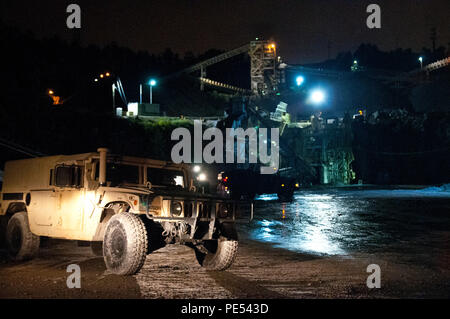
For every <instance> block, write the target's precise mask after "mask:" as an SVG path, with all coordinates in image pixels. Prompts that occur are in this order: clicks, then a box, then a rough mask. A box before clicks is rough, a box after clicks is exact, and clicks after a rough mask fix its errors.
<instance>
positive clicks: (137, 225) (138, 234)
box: [103, 213, 148, 275]
mask: <svg viewBox="0 0 450 319" xmlns="http://www.w3.org/2000/svg"><path fill="white" fill-rule="evenodd" d="M147 247H148V239H147V231H146V230H145V226H144V223H143V221H142V220H141V219H140V218H139V217H138V216H136V215H133V214H130V213H119V214H116V215H114V216H113V217H111V219H110V220H109V222H108V225H107V226H106V230H105V236H104V238H103V258H104V260H105V264H106V268H108V270H110V271H111V272H113V273H115V274H117V275H133V274H135V273H137V272H138V271H139V270H140V269H141V268H142V266H143V265H144V262H145V258H146V256H147Z"/></svg>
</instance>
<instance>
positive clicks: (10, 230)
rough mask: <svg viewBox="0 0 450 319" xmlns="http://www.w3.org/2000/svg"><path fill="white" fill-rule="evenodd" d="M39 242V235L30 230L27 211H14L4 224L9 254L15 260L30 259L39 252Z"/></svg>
mask: <svg viewBox="0 0 450 319" xmlns="http://www.w3.org/2000/svg"><path fill="white" fill-rule="evenodd" d="M39 242H40V240H39V236H36V235H34V234H33V233H32V232H31V231H30V225H29V223H28V215H27V213H26V212H18V213H15V214H14V215H13V216H12V217H11V218H10V220H9V221H8V225H7V226H6V244H7V247H8V253H9V256H10V257H11V258H12V259H14V260H17V261H23V260H28V259H32V258H34V257H36V255H37V253H38V252H39Z"/></svg>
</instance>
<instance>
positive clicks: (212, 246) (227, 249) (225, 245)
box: [195, 238, 239, 271]
mask: <svg viewBox="0 0 450 319" xmlns="http://www.w3.org/2000/svg"><path fill="white" fill-rule="evenodd" d="M238 246H239V245H238V241H237V240H228V239H225V238H220V239H218V240H208V241H205V243H204V247H205V248H206V249H207V250H208V253H204V252H202V251H200V250H198V249H197V248H196V249H195V257H196V258H197V261H198V263H199V264H200V265H201V266H202V267H204V268H206V269H208V270H218V271H222V270H226V269H228V268H229V267H230V266H231V265H232V264H233V262H234V260H235V259H236V255H237V251H238Z"/></svg>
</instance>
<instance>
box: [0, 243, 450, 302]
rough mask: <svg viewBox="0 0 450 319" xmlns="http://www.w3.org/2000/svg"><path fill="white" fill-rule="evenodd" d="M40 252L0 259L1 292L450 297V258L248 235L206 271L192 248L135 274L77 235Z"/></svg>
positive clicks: (169, 252)
mask: <svg viewBox="0 0 450 319" xmlns="http://www.w3.org/2000/svg"><path fill="white" fill-rule="evenodd" d="M47 246H48V247H44V248H42V249H41V252H40V256H39V258H37V259H35V260H32V261H28V262H24V263H11V262H7V261H6V260H5V258H4V256H3V259H2V262H1V263H0V298H391V297H394V298H396V297H410V298H416V297H417V298H423V297H437V298H439V297H441V298H442V297H444V298H448V297H450V287H449V285H448V283H449V282H450V270H449V267H448V264H449V263H448V262H449V261H448V260H447V261H443V262H442V264H441V265H434V266H430V265H426V264H424V265H423V266H420V265H411V264H410V263H404V262H398V261H396V260H397V256H396V254H392V253H391V254H390V255H387V254H386V255H379V254H378V255H376V256H375V255H358V256H355V255H353V256H332V257H320V256H317V255H308V254H301V253H297V252H292V251H288V250H284V249H277V248H273V247H271V246H270V245H269V244H266V243H259V242H255V241H251V240H246V239H244V240H243V241H242V244H241V246H240V250H239V255H238V257H237V260H236V262H235V264H234V265H233V267H232V268H231V269H230V270H228V271H226V272H208V271H205V270H204V269H202V268H201V267H200V266H199V265H198V264H197V262H196V260H195V257H194V254H193V251H192V250H191V249H190V248H187V247H184V246H168V247H165V248H163V249H161V250H158V251H156V252H154V253H153V254H151V255H149V256H148V258H147V261H146V263H145V265H144V267H143V269H142V271H141V272H140V273H139V274H137V275H135V276H130V277H120V276H116V275H113V274H109V273H108V272H107V271H106V270H105V266H104V264H103V259H102V258H101V257H96V256H94V255H93V254H92V253H91V251H90V248H89V247H78V245H77V243H76V242H65V241H50V242H49V243H48V245H47ZM73 263H75V264H78V265H79V266H80V268H81V288H80V289H77V288H73V289H69V288H67V285H66V280H67V277H68V275H70V273H67V272H66V269H67V266H68V265H69V264H73ZM371 263H376V264H378V265H379V266H380V267H381V271H382V279H381V280H382V281H381V285H382V286H381V288H380V289H368V288H367V286H366V279H367V276H368V275H369V274H368V273H367V272H366V267H367V265H369V264H371Z"/></svg>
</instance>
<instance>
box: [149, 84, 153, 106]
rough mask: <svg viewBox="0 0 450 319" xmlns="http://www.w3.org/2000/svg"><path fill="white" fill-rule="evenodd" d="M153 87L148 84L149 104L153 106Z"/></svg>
mask: <svg viewBox="0 0 450 319" xmlns="http://www.w3.org/2000/svg"><path fill="white" fill-rule="evenodd" d="M152 89H153V85H151V84H150V104H153V91H152Z"/></svg>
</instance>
